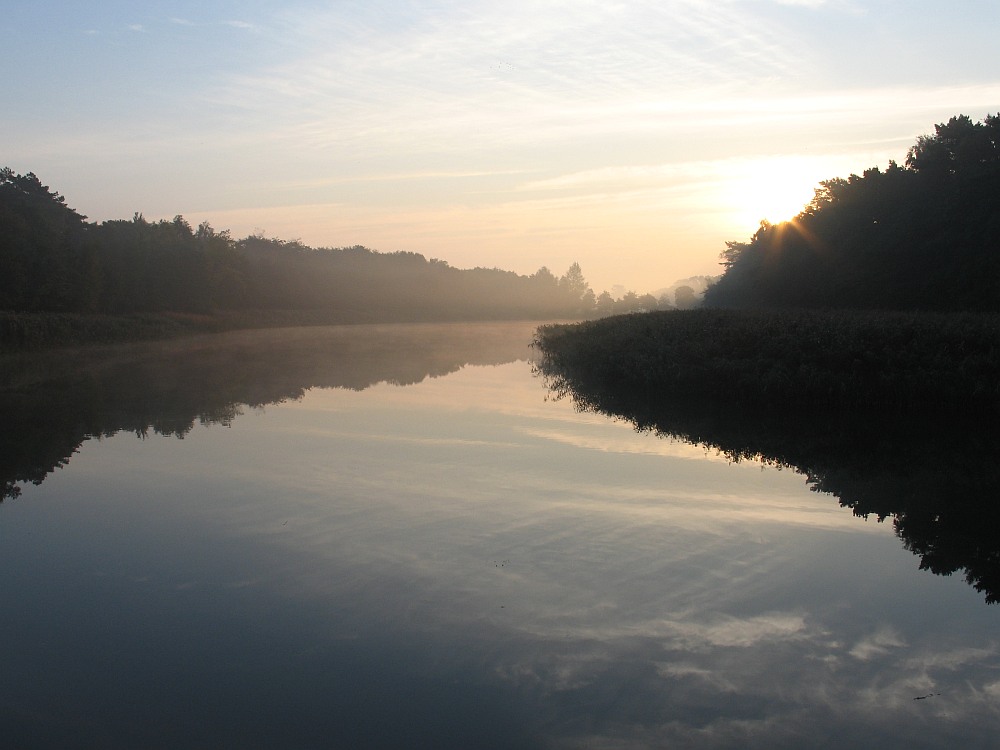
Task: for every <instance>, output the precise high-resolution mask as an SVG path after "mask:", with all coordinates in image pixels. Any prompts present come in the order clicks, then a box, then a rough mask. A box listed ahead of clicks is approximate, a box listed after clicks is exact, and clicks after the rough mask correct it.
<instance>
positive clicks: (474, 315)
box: [0, 168, 656, 321]
mask: <svg viewBox="0 0 1000 750" xmlns="http://www.w3.org/2000/svg"><path fill="white" fill-rule="evenodd" d="M626 296H628V295H626ZM631 297H632V298H634V299H625V300H623V301H622V300H612V299H611V298H610V295H608V294H607V293H606V292H605V293H603V294H602V295H601V296H600V297H598V296H597V295H595V294H594V292H593V290H592V289H591V288H590V286H589V284H588V283H587V281H586V279H585V278H584V275H583V271H582V270H581V268H580V266H579V264H577V263H573V264H572V265H571V266H570V267H569V269H567V271H566V273H564V274H563V275H562V276H556V275H555V274H554V273H552V272H551V271H550V270H549V269H548V268H546V267H544V266H543V267H542V268H540V269H539V270H538V271H537V272H535V273H533V274H530V275H520V274H517V273H514V272H511V271H504V270H501V269H499V268H473V269H458V268H454V267H452V266H450V265H449V264H448V263H446V262H444V261H441V260H437V259H430V260H428V259H427V258H425V257H424V256H423V255H420V254H418V253H412V252H391V253H380V252H376V251H374V250H371V249H369V248H366V247H361V246H355V247H346V248H312V247H309V246H307V245H304V244H302V243H301V242H298V241H290V242H289V241H284V240H280V239H275V238H268V237H264V236H262V235H260V234H254V235H251V236H248V237H245V238H242V239H234V238H233V237H232V236H230V233H229V232H228V231H216V230H215V229H213V227H212V226H211V225H210V224H208V223H207V222H205V223H202V224H200V225H199V226H197V227H192V226H191V225H190V224H189V223H188V222H187V221H186V220H185V219H184V218H183V217H182V216H176V217H175V218H174V219H173V220H169V221H168V220H160V221H149V220H147V219H145V218H144V217H143V216H142V215H141V214H138V213H137V214H135V215H134V216H133V217H132V219H129V220H111V221H105V222H102V223H94V222H88V221H87V219H86V217H85V216H82V215H81V214H79V213H78V212H77V211H75V210H74V209H72V208H70V207H69V206H67V205H66V201H65V199H64V198H63V197H62V196H61V195H59V194H58V193H57V192H55V191H53V190H50V189H49V188H48V187H47V186H46V185H43V184H42V182H41V181H40V180H39V178H38V177H37V176H36V175H35V174H33V173H28V174H24V175H21V174H15V173H14V172H13V170H11V169H10V168H4V169H2V170H0V310H6V311H14V312H52V313H64V312H69V313H104V314H111V315H123V314H135V313H157V312H180V313H195V314H205V313H214V312H225V311H245V310H306V311H313V312H316V311H318V312H320V313H323V314H326V315H327V316H328V318H329V319H330V320H338V321H339V320H343V321H398V320H469V319H506V318H525V317H536V318H548V319H551V318H581V317H592V316H593V315H595V314H597V311H598V310H603V311H605V314H609V313H610V312H613V311H619V312H620V311H623V310H624V309H625V308H626V307H630V306H631V307H632V308H634V309H638V308H639V307H641V306H642V304H644V303H645V304H647V305H649V304H650V303H649V301H648V300H642V299H640V298H639V297H638V296H637V295H635V294H634V293H631ZM655 304H656V300H655V299H654V300H653V305H654V306H655ZM616 306H617V310H615V307H616Z"/></svg>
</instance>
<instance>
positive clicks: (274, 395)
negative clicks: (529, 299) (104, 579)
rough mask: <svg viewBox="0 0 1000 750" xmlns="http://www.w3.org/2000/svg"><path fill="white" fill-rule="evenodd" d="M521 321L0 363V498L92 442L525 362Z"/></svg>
mask: <svg viewBox="0 0 1000 750" xmlns="http://www.w3.org/2000/svg"><path fill="white" fill-rule="evenodd" d="M534 328H535V326H534V324H528V323H497V324H492V323H481V324H426V325H424V324H408V325H364V326H331V327H321V328H295V329H269V330H264V331H238V332H233V333H228V334H220V335H211V336H200V337H195V338H191V339H188V340H176V341H164V342H155V343H149V344H137V345H130V346H120V347H108V348H92V349H86V350H80V351H77V352H67V351H52V352H48V353H43V354H35V355H19V356H8V357H3V358H0V414H3V417H4V418H3V420H2V421H0V501H2V500H4V499H9V498H14V497H17V496H19V495H20V494H21V490H22V486H23V484H25V483H33V484H41V482H42V481H43V480H44V479H45V477H46V476H48V474H50V473H51V472H52V471H54V470H55V469H57V468H59V467H61V466H64V465H65V464H66V463H68V462H69V460H70V459H71V458H72V456H73V454H74V453H76V451H77V450H78V449H79V447H80V445H81V444H82V443H83V442H84V441H85V440H88V439H91V438H102V437H109V436H111V435H114V434H115V433H117V432H121V431H128V432H133V433H135V434H136V435H137V436H138V437H145V436H146V435H149V434H150V433H153V434H157V435H171V436H175V437H178V438H183V437H184V436H185V435H187V434H188V433H189V432H190V431H191V430H192V429H193V428H194V426H195V424H223V425H228V424H230V423H231V422H232V421H233V420H234V419H236V418H237V417H238V416H239V415H240V414H241V413H242V410H243V409H244V408H245V407H251V408H256V407H262V406H265V405H267V404H274V403H280V402H282V401H289V400H296V399H299V398H301V397H302V396H303V394H304V393H305V392H306V391H307V390H309V389H310V388H348V389H352V390H363V389H365V388H369V387H371V386H373V385H376V384H378V383H384V382H385V383H391V384H394V385H409V384H413V383H419V382H420V381H422V380H424V379H425V378H428V377H438V376H441V375H446V374H448V373H451V372H455V371H456V370H459V369H461V368H462V367H464V366H465V365H469V364H476V365H496V364H502V363H505V362H513V361H515V360H518V359H526V358H527V356H528V354H529V349H528V342H530V341H531V335H532V332H533V331H534Z"/></svg>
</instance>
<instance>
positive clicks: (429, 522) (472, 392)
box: [0, 326, 1000, 750]
mask: <svg viewBox="0 0 1000 750" xmlns="http://www.w3.org/2000/svg"><path fill="white" fill-rule="evenodd" d="M504 328H506V331H505V332H504V331H502V330H501V329H500V328H497V329H492V328H491V327H488V326H487V327H475V328H473V329H464V328H462V327H452V326H444V327H437V326H435V327H427V328H416V329H413V328H409V327H402V328H400V329H397V328H395V327H393V328H385V329H383V328H369V327H360V328H357V329H352V330H351V331H350V333H351V334H352V336H347V333H346V332H344V331H319V330H312V331H302V332H298V333H297V334H295V335H296V336H301V337H302V338H301V341H298V342H297V343H296V342H289V343H287V344H286V343H283V337H284V335H285V334H278V333H277V332H265V333H264V334H259V335H258V334H253V335H251V334H246V335H245V336H246V337H245V338H244V337H243V335H240V336H235V337H234V338H232V339H229V338H228V337H223V338H221V339H220V338H216V337H207V338H206V339H204V340H200V341H198V342H195V343H194V348H193V349H190V350H189V352H190V355H189V356H185V357H183V358H182V357H181V356H180V354H181V353H182V351H185V350H181V349H179V348H175V347H177V346H178V345H177V344H176V343H170V344H167V345H156V346H151V347H149V348H148V349H147V348H145V347H140V348H138V349H135V350H131V349H130V350H128V351H124V350H115V352H116V353H117V354H119V355H120V356H118V357H117V359H109V358H108V357H106V356H105V357H96V358H91V359H88V358H83V359H77V360H74V361H73V362H70V361H69V360H65V361H61V362H56V363H55V364H45V363H44V362H43V363H41V364H38V365H37V366H35V367H34V369H33V370H32V369H27V368H24V367H22V368H21V369H20V370H18V371H16V372H15V371H14V369H13V368H10V369H8V371H7V375H6V376H5V377H6V381H5V382H7V383H8V384H9V385H8V386H7V392H8V397H9V398H10V399H11V402H12V403H13V402H16V401H17V399H23V400H24V401H25V404H27V403H28V402H29V401H30V399H31V398H33V397H31V396H30V393H31V392H32V390H33V388H35V387H38V388H40V389H41V390H39V391H38V394H39V395H38V396H37V397H34V400H33V401H30V403H32V404H33V405H34V406H33V407H31V408H28V406H27V405H25V406H24V413H25V414H27V415H29V416H30V415H32V414H35V410H38V412H37V413H38V414H44V418H45V420H48V422H49V424H47V425H44V426H43V425H37V424H35V425H34V426H32V424H31V422H32V420H31V419H28V420H27V422H24V423H22V424H18V425H16V426H7V427H6V428H5V429H6V430H7V432H8V433H9V436H8V437H5V438H4V440H5V441H6V443H5V444H6V445H10V446H15V444H16V443H17V441H18V439H19V436H20V437H24V436H37V437H31V439H30V440H27V441H26V442H27V443H30V444H31V445H26V446H23V448H24V450H25V455H29V456H31V457H32V458H31V460H32V461H35V462H36V463H37V464H38V466H40V467H41V468H40V470H39V471H40V472H41V473H42V474H43V476H44V472H45V471H48V470H49V468H51V465H52V463H51V462H52V461H58V460H61V459H62V458H65V457H66V456H69V455H70V452H71V451H73V450H74V449H76V450H77V454H76V455H74V456H72V458H71V461H70V462H69V464H68V465H67V466H66V467H65V468H64V469H63V470H60V471H56V472H53V473H50V474H48V475H47V476H44V479H45V481H44V482H42V483H41V484H40V485H39V486H31V485H23V486H22V485H19V488H20V489H21V490H22V491H23V493H22V497H21V498H19V499H18V500H16V501H9V502H6V503H4V504H3V505H2V506H0V592H2V595H3V597H4V598H3V617H0V640H2V641H3V642H4V643H7V644H16V647H11V648H7V649H4V650H2V651H0V674H3V675H4V680H3V681H0V736H3V737H4V739H5V742H7V743H8V744H9V745H11V746H13V747H22V746H23V747H59V748H61V749H62V748H74V747H81V748H82V747H94V746H100V747H109V748H119V747H120V748H132V747H146V748H159V747H163V748H167V747H185V746H186V747H190V746H201V747H261V748H263V747H297V748H329V747H350V748H397V747H426V748H435V750H442V749H444V750H448V749H450V748H456V749H457V748H470V747H475V748H488V747H495V748H504V747H518V748H521V747H523V748H539V749H542V748H544V749H545V750H551V749H552V748H556V749H558V748H578V747H593V748H604V747H608V748H610V747H629V748H633V747H634V748H659V747H670V748H741V749H742V748H768V750H772V749H773V748H799V747H812V746H826V747H838V748H839V747H844V748H847V747H907V748H910V749H912V748H919V747H923V748H932V747H941V746H946V745H948V744H949V743H952V744H954V743H958V744H963V745H968V746H970V747H976V746H988V744H989V743H991V742H992V741H993V738H994V737H995V736H996V733H997V731H1000V708H998V706H1000V703H998V701H997V698H998V697H1000V682H998V680H997V674H1000V648H998V646H997V642H996V616H997V614H998V611H997V610H996V609H995V608H988V607H984V606H982V603H981V600H980V596H979V595H978V594H977V593H976V592H975V591H972V590H971V589H970V588H969V587H968V586H966V585H965V584H964V583H962V582H961V581H959V580H949V579H947V578H942V577H937V576H929V575H925V574H922V573H921V572H920V571H917V570H915V569H914V568H915V566H914V565H913V559H912V557H911V556H910V555H909V554H908V553H906V552H904V551H902V550H900V549H899V544H898V542H897V540H896V539H895V538H894V537H893V535H892V533H891V530H890V529H889V528H888V527H887V526H886V525H881V524H877V523H875V522H874V521H872V522H865V521H862V520H860V519H857V518H854V517H853V516H852V515H851V514H850V513H849V512H845V511H844V510H843V509H842V508H840V507H838V506H837V504H836V503H835V502H833V501H832V500H831V499H830V498H829V497H827V496H823V495H817V494H815V493H810V492H808V491H806V490H805V488H804V486H803V481H802V478H801V477H800V476H798V475H797V474H794V473H793V472H790V471H778V470H772V469H762V468H761V466H760V465H758V464H756V463H755V462H752V461H743V462H740V463H738V464H731V463H730V462H729V461H728V460H725V459H720V458H718V457H716V456H714V455H710V456H707V457H706V456H705V455H703V454H704V451H702V450H698V449H696V448H693V447H691V446H689V445H687V444H681V443H671V442H668V441H667V440H657V439H654V438H652V437H651V436H650V435H642V434H636V433H635V432H634V431H633V429H632V428H631V426H629V425H627V424H623V423H620V422H616V421H614V420H609V419H607V418H606V417H605V416H603V415H599V414H591V413H579V412H577V411H575V410H574V409H573V407H572V405H571V403H570V402H569V401H568V400H565V401H551V400H546V391H545V389H544V388H543V387H542V385H541V383H540V382H539V380H538V379H537V378H535V377H533V376H532V373H531V371H530V366H529V365H528V364H527V363H526V362H524V361H521V360H523V359H524V358H525V355H526V353H527V344H528V342H529V341H530V337H531V336H530V334H531V331H530V327H528V326H520V327H516V326H515V327H513V328H511V327H504ZM421 331H423V333H422V334H421V333H420V332H421ZM491 331H492V332H491ZM259 336H262V337H263V338H259ZM272 336H273V337H276V338H275V339H274V340H272V339H271V338H270V337H272ZM316 337H318V339H317V338H316ZM345 337H346V338H345ZM404 339H405V340H404ZM490 339H492V341H490ZM261 341H263V342H264V343H266V344H268V345H267V346H265V347H264V348H263V349H264V350H263V351H254V349H255V348H257V347H255V342H261ZM224 342H230V343H224ZM241 342H242V343H241ZM324 342H326V343H324ZM164 346H165V348H163V347H164ZM432 349H434V350H435V351H431V350H432ZM272 350H273V351H272ZM310 352H316V353H317V354H318V361H317V360H315V359H314V357H313V355H312V354H310ZM346 352H353V353H352V354H350V355H348V354H347V353H346ZM383 353H384V355H385V356H383ZM400 354H401V355H402V356H399V355H400ZM414 358H417V360H418V361H419V362H421V363H422V364H418V365H416V366H415V365H414V364H413V361H414ZM265 362H271V363H272V364H273V365H274V367H271V366H270V365H267V366H265V365H264V363H265ZM366 362H368V363H372V364H371V366H367V365H365V363H366ZM463 362H480V363H487V362H507V363H506V364H500V365H496V366H489V367H463V368H461V369H458V370H456V368H458V366H459V365H460V363H463ZM210 363H212V364H210ZM56 365H58V366H59V367H60V368H62V369H58V368H56ZM54 368H55V369H54ZM449 370H451V372H450V374H449V375H448V376H447V377H427V375H429V374H430V373H432V372H445V371H449ZM251 373H252V374H251ZM359 373H360V374H359ZM390 380H397V381H402V380H414V381H419V382H418V383H416V384H414V385H410V386H407V387H397V386H394V385H389V384H388V383H387V382H377V381H390ZM369 383H372V384H371V385H368V386H367V387H365V386H366V384H369ZM60 384H62V385H63V386H65V388H67V389H69V390H68V391H67V393H62V392H61V388H60ZM321 384H322V385H327V386H332V387H327V388H317V387H312V388H309V386H310V385H321ZM306 388H308V390H306V391H305V393H302V391H303V389H306ZM71 394H79V395H80V398H79V401H80V402H81V403H84V404H86V406H85V407H83V406H80V405H79V404H74V403H72V401H73V399H72V398H70V395H71ZM300 396H301V397H300ZM281 399H285V400H284V402H283V403H280V404H277V405H273V406H268V407H267V408H266V409H261V410H259V411H258V412H257V413H253V414H246V415H245V416H243V417H240V418H235V416H234V415H236V414H238V412H239V411H240V410H241V409H247V410H248V411H249V408H250V407H248V406H247V405H248V404H249V405H250V406H251V407H253V406H256V405H260V404H273V403H274V401H277V400H281ZM47 402H51V403H47ZM60 405H61V406H60ZM43 410H44V411H43ZM691 419H695V417H691ZM199 421H204V422H206V423H212V426H211V427H210V428H206V429H201V428H199V427H198V424H199ZM220 424H227V425H229V427H228V428H226V429H220V428H219V425H220ZM192 425H194V426H195V427H194V428H192ZM689 426H690V429H691V432H692V435H695V434H696V433H699V430H700V427H698V424H697V422H695V421H692V422H690V423H689ZM740 429H743V428H740ZM125 430H127V431H131V432H133V433H138V434H140V435H144V436H145V437H144V439H141V440H140V439H136V438H135V437H133V436H132V435H131V434H128V432H124V431H125ZM48 431H51V432H53V433H55V434H56V439H49V438H46V437H45V434H46V432H48ZM114 431H119V432H120V434H117V435H112V434H111V433H112V432H114ZM158 432H160V433H163V434H164V435H168V436H177V437H180V436H183V438H184V439H183V440H179V439H174V437H162V438H161V437H158V436H157V433H158ZM748 434H749V433H748ZM764 434H766V433H764ZM88 435H93V436H97V435H103V437H102V438H101V440H84V442H83V443H82V444H81V443H79V441H80V440H81V439H83V438H84V437H86V436H88ZM737 437H738V434H737V435H736V436H734V437H733V439H732V445H733V446H734V447H737V446H739V445H741V443H740V442H739V441H738V440H737ZM821 437H822V436H821V435H820V437H819V438H817V439H820V438H821ZM747 439H748V440H749V439H750V438H747ZM767 439H768V440H770V438H767ZM46 441H48V442H46ZM747 445H750V444H749V443H748V444H747ZM31 446H34V451H32V450H29V448H31ZM45 446H55V447H54V448H53V447H48V448H46V447H45ZM748 450H749V448H748ZM796 450H797V449H796ZM843 450H845V451H846V450H847V448H843ZM862 453H863V452H862V451H861V450H860V449H858V454H859V456H858V457H857V458H856V459H855V460H856V461H860V460H861V459H862V458H863V456H862V455H861V454H862ZM869 458H871V457H870V456H869ZM4 460H6V457H4ZM46 461H48V462H50V463H46ZM914 461H915V462H916V458H915V459H914ZM871 463H872V465H873V466H874V465H875V464H876V460H875V459H874V458H871ZM17 470H18V471H22V469H17ZM874 471H875V470H874V469H873V472H874ZM6 476H11V475H10V474H8V475H6ZM825 481H832V480H831V479H829V478H825ZM876 495H877V493H876ZM928 696H930V697H928Z"/></svg>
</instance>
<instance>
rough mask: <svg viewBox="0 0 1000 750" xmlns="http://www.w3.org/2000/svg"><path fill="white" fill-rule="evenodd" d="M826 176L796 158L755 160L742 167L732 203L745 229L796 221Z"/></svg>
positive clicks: (735, 180) (734, 184)
mask: <svg viewBox="0 0 1000 750" xmlns="http://www.w3.org/2000/svg"><path fill="white" fill-rule="evenodd" d="M821 179H825V178H824V177H823V176H822V172H820V171H818V170H817V165H816V164H813V163H812V162H811V161H809V160H807V159H802V158H796V157H783V158H774V159H755V160H753V161H750V162H746V163H745V164H742V165H740V167H739V168H738V169H737V170H736V174H734V175H733V176H732V182H731V183H730V189H729V193H730V194H729V196H728V202H729V204H730V205H731V206H732V208H733V213H734V216H735V218H737V219H738V221H739V222H740V224H741V225H744V226H747V227H748V228H751V229H753V228H756V227H757V225H758V224H759V223H760V222H761V221H762V220H767V221H769V222H771V223H772V224H776V223H778V222H781V221H787V220H788V219H791V218H793V217H795V216H796V215H797V214H798V213H799V212H801V211H802V209H803V208H805V206H806V205H807V204H808V203H809V201H810V200H812V197H813V191H814V190H815V188H816V187H817V185H818V184H819V181H820V180H821Z"/></svg>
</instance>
